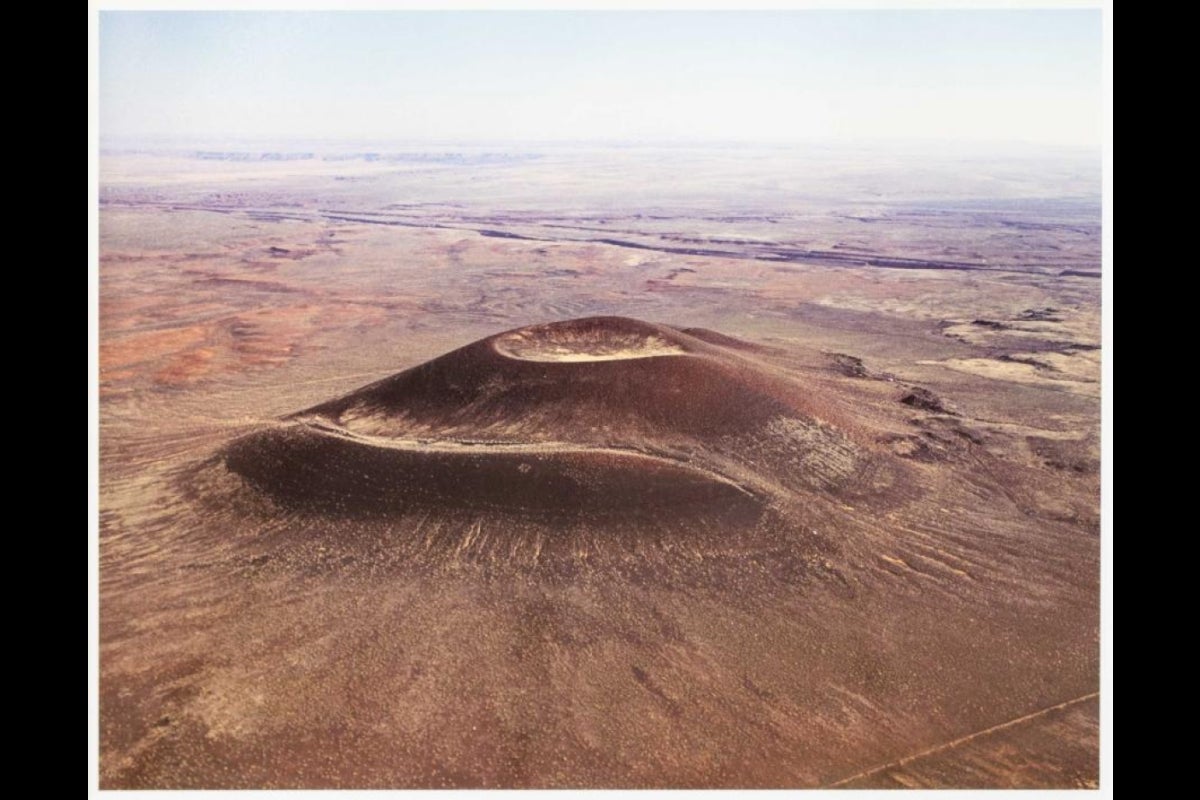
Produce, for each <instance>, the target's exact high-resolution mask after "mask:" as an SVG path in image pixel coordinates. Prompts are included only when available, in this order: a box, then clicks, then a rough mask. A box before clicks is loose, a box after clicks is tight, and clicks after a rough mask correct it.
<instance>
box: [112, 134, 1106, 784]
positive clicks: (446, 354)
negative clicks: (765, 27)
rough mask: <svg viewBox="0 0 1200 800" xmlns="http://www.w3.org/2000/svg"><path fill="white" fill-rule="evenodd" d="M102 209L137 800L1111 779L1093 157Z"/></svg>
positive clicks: (175, 194) (797, 163)
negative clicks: (140, 797) (143, 797)
mask: <svg viewBox="0 0 1200 800" xmlns="http://www.w3.org/2000/svg"><path fill="white" fill-rule="evenodd" d="M100 170H101V175H100V201H101V206H100V294H99V299H100V304H99V323H100V341H99V364H100V376H99V388H98V393H99V405H100V470H99V491H100V519H99V535H100V541H99V553H100V565H99V600H100V626H99V654H100V772H101V774H100V783H101V787H102V788H326V787H328V788H451V787H453V788H474V787H513V788H527V787H539V788H540V787H545V788H549V787H572V788H635V787H679V788H708V787H717V788H719V787H791V788H817V787H847V788H873V787H925V788H942V787H956V788H993V787H995V788H1001V787H1023V788H1024V787H1049V788H1070V787H1081V788H1082V787H1095V786H1096V785H1097V781H1098V714H1099V711H1098V709H1099V703H1100V695H1099V601H1100V588H1099V555H1100V519H1099V516H1100V513H1099V512H1100V504H1099V463H1100V440H1099V423H1100V357H1101V349H1100V344H1101V342H1100V283H1101V282H1100V279H1099V278H1100V269H1101V243H1100V199H1099V162H1098V158H1097V157H1096V156H1095V155H1092V154H1089V153H1086V152H1080V151H1074V150H1065V149H1064V150H1044V149H1042V150H1035V149H1032V148H1024V149H1011V150H1008V151H1004V152H1001V153H990V154H988V155H987V156H986V157H985V156H982V155H979V154H977V153H972V152H970V151H967V150H962V151H961V152H960V151H957V150H954V149H949V150H947V149H941V150H937V151H930V150H923V149H921V148H918V147H915V146H896V147H889V148H854V147H850V146H804V147H767V146H755V147H746V146H732V145H731V146H715V145H711V146H709V145H706V146H699V145H695V146H673V147H665V146H664V147H651V146H648V145H622V146H617V145H608V146H598V145H566V144H556V145H551V144H544V145H536V144H533V145H522V146H517V145H512V144H507V145H494V146H491V145H489V146H482V145H471V146H467V145H446V146H444V147H443V146H439V147H431V146H417V145H411V146H404V145H398V144H395V143H378V142H376V143H371V142H364V143H353V144H346V143H327V142H311V143H296V142H289V143H263V142H242V143H237V144H236V145H230V144H228V143H223V144H221V145H219V146H213V145H191V144H187V145H185V144H180V143H163V142H159V143H145V142H139V143H127V144H113V145H108V146H106V147H105V149H104V150H103V151H102V153H101V157H100Z"/></svg>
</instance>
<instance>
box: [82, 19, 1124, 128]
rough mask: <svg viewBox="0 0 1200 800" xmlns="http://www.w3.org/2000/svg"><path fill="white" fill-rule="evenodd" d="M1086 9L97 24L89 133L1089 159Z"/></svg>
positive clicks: (1094, 32) (1096, 95)
mask: <svg viewBox="0 0 1200 800" xmlns="http://www.w3.org/2000/svg"><path fill="white" fill-rule="evenodd" d="M1101 61H1102V59H1101V18H1100V13H1099V12H1098V11H1034V10H1009V11H861V12H850V11H843V12H815V11H794V12H707V13H698V12H634V11H631V12H616V13H613V12H605V13H588V12H565V11H560V12H385V13H375V12H345V13H300V12H295V13H288V12H273V13H215V12H158V13H147V12H106V13H103V14H102V15H101V19H100V130H101V134H102V135H103V136H136V135H144V134H156V135H157V134H168V135H179V136H197V137H213V136H231V137H257V136H289V137H298V138H318V137H321V138H324V137H336V138H349V137H361V138H372V139H381V138H399V139H442V140H445V139H478V140H497V139H518V140H561V139H601V140H612V139H622V140H626V139H640V140H647V139H648V140H680V139H683V140H703V139H722V140H730V139H733V140H763V141H783V142H786V141H797V140H807V139H829V138H835V139H841V140H859V139H868V140H869V139H887V138H917V139H935V140H956V141H1028V142H1037V143H1053V144H1073V145H1087V146H1091V145H1096V144H1098V143H1099V141H1100V138H1099V137H1100V131H1099V129H1098V120H1099V113H1100V107H1101V94H1100V90H1101V86H1100V79H1101Z"/></svg>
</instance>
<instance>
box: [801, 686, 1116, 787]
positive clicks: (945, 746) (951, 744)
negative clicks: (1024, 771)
mask: <svg viewBox="0 0 1200 800" xmlns="http://www.w3.org/2000/svg"><path fill="white" fill-rule="evenodd" d="M1099 696H1100V693H1099V692H1092V693H1090V694H1085V695H1082V696H1080V697H1076V698H1074V699H1073V700H1066V701H1064V702H1062V703H1058V704H1057V705H1053V706H1047V707H1046V708H1043V709H1040V710H1038V711H1034V712H1031V713H1029V714H1025V715H1024V716H1020V717H1017V718H1016V719H1010V720H1009V721H1008V722H1001V723H1000V724H999V725H993V726H992V727H990V728H984V729H983V730H981V731H975V733H968V734H967V735H966V736H960V737H958V738H957V739H951V740H950V741H948V742H943V743H942V744H939V745H934V746H933V747H930V748H927V749H925V750H922V751H920V752H919V753H913V754H912V755H907V756H904V757H903V758H898V759H896V760H895V761H890V762H888V763H887V764H880V765H879V766H877V767H871V768H870V769H867V770H863V771H862V772H858V773H855V774H854V775H851V776H849V777H848V778H842V779H841V780H838V781H834V782H833V783H828V784H825V785H824V786H823V787H821V788H823V789H835V788H837V787H838V786H845V785H846V784H847V783H850V782H852V781H856V780H858V779H859V778H866V777H869V776H871V775H874V774H875V773H877V772H883V771H884V770H885V769H891V768H892V767H900V766H904V765H905V764H908V763H911V762H913V761H916V760H917V759H918V758H924V757H925V756H931V755H933V754H934V753H941V752H943V751H945V750H952V749H954V748H955V747H958V746H959V745H962V744H966V743H967V742H969V741H971V740H973V739H978V738H979V737H980V736H986V735H988V734H989V733H995V732H996V731H1002V730H1004V729H1006V728H1011V727H1013V726H1014V725H1020V724H1021V723H1022V722H1028V721H1029V720H1031V719H1037V718H1038V717H1040V716H1042V715H1043V714H1049V713H1050V712H1051V711H1058V710H1060V709H1063V708H1070V707H1071V706H1073V705H1076V704H1078V703H1083V702H1086V701H1088V700H1091V699H1092V698H1095V697H1099Z"/></svg>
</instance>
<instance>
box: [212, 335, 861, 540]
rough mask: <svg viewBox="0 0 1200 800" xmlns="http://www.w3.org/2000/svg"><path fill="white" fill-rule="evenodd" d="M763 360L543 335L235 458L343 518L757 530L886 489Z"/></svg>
mask: <svg viewBox="0 0 1200 800" xmlns="http://www.w3.org/2000/svg"><path fill="white" fill-rule="evenodd" d="M758 350H760V348H758V347H757V346H755V345H751V344H749V343H746V342H740V341H739V340H736V339H732V338H730V337H726V336H723V335H721V334H717V333H715V332H712V331H705V330H703V329H695V328H691V329H678V328H672V327H669V326H666V325H658V324H652V323H648V322H642V321H639V320H634V319H629V318H623V317H590V318H585V319H577V320H570V321H565V322H555V323H549V324H542V325H533V326H529V327H524V328H518V329H515V330H511V331H507V332H504V333H500V334H497V335H495V336H491V337H488V338H485V339H482V340H479V341H476V342H474V343H472V344H469V345H467V346H465V347H462V348H460V349H458V350H455V351H452V352H450V353H447V354H446V355H443V356H441V357H439V358H436V359H433V360H431V361H428V362H426V363H424V364H421V365H419V366H416V367H413V368H411V369H408V370H405V371H403V372H400V373H398V374H396V375H393V376H391V377H388V378H385V379H384V380H381V381H378V382H376V383H373V384H370V385H368V386H365V387H363V388H361V389H358V390H357V391H354V392H351V393H349V394H347V395H344V396H342V397H338V398H336V399H333V400H330V401H328V402H325V403H321V404H319V405H316V406H313V407H311V408H308V409H305V410H303V411H299V412H297V413H294V414H291V415H289V416H287V417H285V418H283V419H282V420H280V421H279V422H278V423H276V424H272V425H270V426H269V427H267V428H265V429H263V430H259V431H256V432H254V433H252V434H250V435H247V436H244V437H242V438H240V439H238V440H236V441H234V442H232V443H231V444H230V445H229V446H228V447H227V448H226V449H225V451H224V454H223V457H224V461H225V464H226V465H227V467H228V468H229V469H230V470H231V471H232V472H234V473H236V474H237V475H239V476H240V477H241V478H242V479H243V480H244V481H246V482H247V483H248V484H249V485H251V486H252V487H254V489H255V490H257V491H259V492H262V493H265V494H266V495H268V496H270V497H271V498H272V499H273V500H275V501H276V502H278V503H281V504H283V505H285V506H286V507H288V508H290V509H292V510H295V511H298V512H303V513H307V514H318V515H320V514H337V515H343V516H345V515H350V516H355V515H367V516H377V515H380V514H383V515H387V514H397V513H398V514H403V513H406V512H411V511H417V510H423V509H424V510H433V511H439V510H441V511H447V512H461V511H463V510H487V511H489V512H496V513H502V514H510V515H516V516H518V517H524V518H528V519H552V520H560V521H572V520H573V521H596V520H602V519H611V518H620V517H646V516H648V515H649V516H653V515H661V514H667V513H669V514H670V515H672V516H673V517H675V518H677V519H678V520H680V521H681V522H685V521H687V520H689V519H690V520H694V519H696V518H698V517H705V518H708V519H710V520H712V519H714V518H715V519H726V518H728V517H729V516H730V515H733V516H734V517H737V518H738V519H741V520H742V521H745V520H746V519H749V518H753V517H754V516H755V515H757V514H760V513H762V512H763V511H764V510H765V509H767V508H771V507H775V506H778V505H780V504H786V503H788V502H790V501H794V500H795V499H796V497H795V493H796V492H797V491H801V492H808V493H810V494H811V493H812V492H816V491H819V492H821V493H822V494H829V493H831V492H836V491H837V490H838V489H839V487H841V486H843V485H845V484H847V483H857V481H855V480H854V478H855V477H856V476H860V473H862V472H863V471H864V470H868V471H869V472H870V473H871V475H872V476H873V477H876V478H877V477H878V473H879V470H878V467H879V464H878V461H879V459H878V457H877V456H874V455H871V454H869V452H868V451H867V450H865V449H864V448H862V447H861V446H860V445H859V444H858V443H856V442H855V441H854V439H853V438H852V437H851V436H849V435H847V433H846V432H845V431H843V430H841V429H840V428H839V426H838V425H837V424H836V419H832V420H831V419H830V417H831V416H832V417H834V418H836V416H837V415H836V414H835V413H833V410H832V408H829V407H826V408H822V405H821V401H820V397H819V393H812V392H806V391H804V389H803V387H802V386H800V385H798V384H797V383H796V382H795V381H794V380H790V379H789V378H788V377H786V376H784V375H782V374H780V373H779V372H778V371H777V370H774V369H772V368H770V367H769V366H767V365H766V364H765V363H764V362H761V361H758V360H756V359H755V358H754V354H755V352H756V351H758ZM823 417H824V418H823ZM868 468H869V469H868ZM860 477H861V476H860ZM807 499H808V500H811V499H812V498H811V497H809V498H807Z"/></svg>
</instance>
